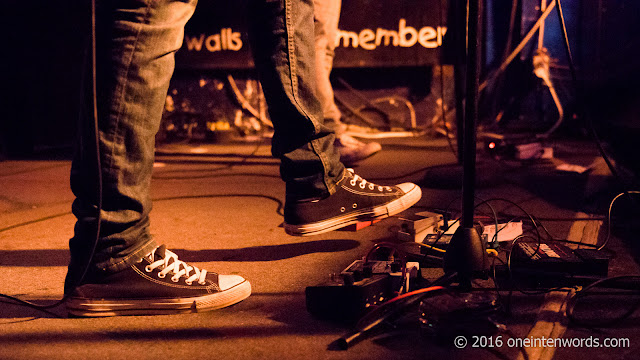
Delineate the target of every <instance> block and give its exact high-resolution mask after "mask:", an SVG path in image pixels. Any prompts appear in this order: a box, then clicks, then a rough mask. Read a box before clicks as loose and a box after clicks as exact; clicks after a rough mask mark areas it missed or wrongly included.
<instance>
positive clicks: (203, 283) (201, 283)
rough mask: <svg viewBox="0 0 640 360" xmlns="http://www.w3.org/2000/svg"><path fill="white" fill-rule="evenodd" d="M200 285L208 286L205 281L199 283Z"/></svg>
mask: <svg viewBox="0 0 640 360" xmlns="http://www.w3.org/2000/svg"><path fill="white" fill-rule="evenodd" d="M198 284H199V285H202V286H204V285H207V283H206V282H204V281H203V282H200V281H198Z"/></svg>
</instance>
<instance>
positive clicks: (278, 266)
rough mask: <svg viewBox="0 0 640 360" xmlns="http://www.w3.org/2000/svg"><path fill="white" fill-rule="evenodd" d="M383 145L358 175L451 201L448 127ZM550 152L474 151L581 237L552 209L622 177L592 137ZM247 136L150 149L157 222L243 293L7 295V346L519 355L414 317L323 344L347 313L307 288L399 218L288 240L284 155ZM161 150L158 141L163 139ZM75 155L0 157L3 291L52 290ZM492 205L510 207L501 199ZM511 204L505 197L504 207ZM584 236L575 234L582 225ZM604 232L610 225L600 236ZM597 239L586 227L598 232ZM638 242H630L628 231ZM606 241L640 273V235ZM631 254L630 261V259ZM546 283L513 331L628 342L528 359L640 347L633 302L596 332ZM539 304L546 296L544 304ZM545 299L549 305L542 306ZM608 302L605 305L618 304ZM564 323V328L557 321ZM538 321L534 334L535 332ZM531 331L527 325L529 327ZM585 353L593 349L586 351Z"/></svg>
mask: <svg viewBox="0 0 640 360" xmlns="http://www.w3.org/2000/svg"><path fill="white" fill-rule="evenodd" d="M381 142H382V145H383V150H382V151H381V152H380V153H379V154H377V155H375V156H373V157H371V158H369V159H367V160H365V161H363V162H362V163H361V164H360V165H359V166H358V167H357V168H356V170H357V172H358V174H359V175H361V176H362V177H364V178H365V179H367V180H370V181H373V182H376V183H380V184H393V183H400V182H405V181H412V182H415V183H417V184H419V185H420V186H421V187H422V190H423V197H422V200H421V201H420V202H419V203H418V204H417V205H416V206H415V207H414V208H412V209H410V210H408V211H407V213H411V212H416V211H424V210H429V209H434V208H438V209H443V208H446V207H447V206H448V205H449V204H450V203H452V205H451V206H452V208H454V209H456V208H457V209H459V201H458V200H456V199H457V197H459V196H460V194H461V191H460V186H461V181H460V169H459V168H458V167H457V165H456V157H455V156H454V155H453V154H452V152H451V150H450V148H449V146H448V144H447V142H446V141H445V140H444V139H426V138H411V139H385V140H381ZM552 145H553V147H554V153H555V158H554V159H553V161H545V162H535V163H531V164H521V163H515V162H504V161H503V162H500V161H495V160H493V159H491V158H489V157H487V156H486V155H483V154H480V155H479V163H478V189H477V196H478V197H479V199H483V200H486V199H492V198H505V199H508V200H510V201H513V202H515V203H517V204H518V205H520V206H521V207H522V208H524V209H525V210H526V211H528V212H530V213H531V214H534V215H535V216H537V217H538V218H540V219H541V221H542V223H543V224H544V225H545V227H546V228H547V229H548V230H549V232H550V233H551V234H553V236H554V237H555V238H558V239H567V238H572V237H575V236H578V239H580V236H584V233H585V228H586V226H585V224H586V223H593V224H596V228H598V225H599V224H598V222H597V221H592V222H585V221H577V222H574V221H557V219H567V218H573V217H580V218H585V217H594V218H596V220H597V219H601V218H602V216H603V215H605V214H606V210H607V208H608V205H609V202H610V201H611V199H612V198H613V197H614V196H615V195H617V193H618V192H619V191H618V190H619V189H618V188H617V186H616V181H615V179H613V178H612V177H611V176H610V175H609V173H608V170H607V169H606V166H605V164H604V163H603V161H602V160H600V159H599V158H598V154H597V152H596V151H595V149H594V146H592V145H591V144H585V143H580V142H574V141H571V142H568V141H566V142H565V141H557V142H554V143H553V144H552ZM255 146H256V144H255V143H251V144H236V145H224V146H216V145H207V146H205V147H204V150H198V151H197V152H195V153H194V152H191V153H189V152H188V151H186V152H184V153H183V151H182V150H183V149H184V148H186V149H189V148H192V146H186V147H184V148H176V147H175V146H174V147H172V148H170V149H167V148H164V151H162V152H159V155H158V157H157V162H156V166H155V170H154V178H153V186H152V197H153V199H154V209H153V211H152V215H151V223H152V225H151V230H152V233H153V235H154V237H155V238H156V240H157V241H158V242H160V243H164V244H166V245H167V246H168V248H169V249H171V250H174V251H175V252H176V253H177V254H178V255H180V257H181V259H182V260H185V261H189V262H193V263H195V264H196V265H197V266H199V267H202V268H205V269H208V270H211V271H216V272H220V273H237V274H241V275H243V276H245V277H246V278H247V279H248V280H249V281H250V282H251V283H252V286H253V294H252V295H251V297H249V298H248V299H247V300H245V301H243V302H241V303H239V304H237V305H234V306H232V307H230V308H226V309H222V310H217V311H213V312H208V313H202V314H188V315H166V316H135V317H115V318H104V319H70V318H66V313H65V311H64V309H62V308H54V309H51V312H52V313H54V314H57V315H59V316H62V318H57V317H55V316H53V315H49V314H45V313H42V312H38V311H35V310H31V309H29V308H26V307H23V306H17V305H13V304H10V303H9V302H5V301H4V300H2V303H1V310H0V358H1V359H117V358H121V357H127V356H132V357H135V358H137V359H151V358H154V359H157V358H164V357H168V358H169V357H176V358H193V359H225V358H230V359H448V358H455V359H469V358H472V357H473V358H474V359H494V358H505V359H507V358H508V359H515V358H518V357H519V356H520V357H521V358H522V355H521V350H520V349H519V348H517V347H514V348H510V347H508V346H506V339H507V338H508V335H506V334H505V335H504V336H503V340H504V341H505V345H504V346H502V347H493V348H489V347H485V348H473V347H472V346H471V344H470V345H469V346H467V347H466V348H464V349H457V348H456V347H455V346H453V344H449V346H442V345H437V344H435V343H433V342H432V341H430V340H429V339H426V338H424V337H422V336H421V335H420V332H419V331H418V325H417V314H415V315H416V316H415V317H414V318H413V320H412V319H408V320H407V321H405V322H403V324H406V325H402V326H399V327H397V328H396V329H388V328H387V330H388V331H386V332H383V333H379V334H372V336H371V337H368V338H366V339H364V340H363V341H361V342H360V343H358V344H356V345H355V346H353V347H352V348H350V349H349V350H347V351H339V350H336V349H335V347H334V346H332V343H333V342H334V341H335V340H336V339H337V338H338V337H340V336H341V335H343V334H344V333H346V332H348V331H349V327H348V326H344V325H340V324H335V323H331V322H327V321H323V320H318V319H315V318H313V317H312V316H311V315H309V313H308V312H307V311H306V308H305V295H304V290H305V288H306V287H307V286H310V285H317V284H319V283H321V282H323V281H325V280H327V279H328V278H329V276H330V274H331V273H337V272H340V271H341V270H342V269H344V268H345V267H346V266H347V265H348V264H350V263H351V262H352V261H354V260H356V259H358V258H360V257H362V256H363V255H365V254H366V253H367V251H368V250H369V249H370V248H371V247H372V246H373V244H374V243H377V242H380V241H396V240H395V231H396V230H397V229H398V225H399V221H398V219H397V218H392V219H387V220H384V221H382V222H379V223H377V224H375V225H374V226H371V227H367V228H365V229H362V230H360V231H357V232H352V231H334V232H331V233H327V234H323V235H318V236H314V237H308V238H302V237H301V238H298V237H290V236H287V235H286V234H285V233H284V230H283V229H282V227H281V224H282V221H283V218H282V206H283V202H284V184H283V183H282V182H281V180H280V178H279V171H278V161H277V160H274V159H272V158H270V157H269V153H270V151H269V147H268V146H267V145H261V148H260V149H258V151H257V153H256V154H257V155H258V156H257V157H252V158H248V159H246V160H244V157H245V156H246V155H248V154H251V153H252V152H253V151H254V150H255ZM160 150H163V149H160ZM562 162H565V163H569V164H577V165H582V166H591V170H590V171H587V172H586V173H583V174H578V173H566V172H559V171H557V170H555V167H556V166H557V165H559V164H560V163H562ZM69 170H70V161H69V160H68V159H58V160H7V161H3V162H0V270H1V272H2V281H1V283H2V286H1V287H0V289H1V290H0V291H1V292H2V293H4V294H9V295H14V296H18V297H20V298H23V299H27V300H33V301H40V302H46V301H50V300H53V299H59V298H61V297H62V288H63V279H64V276H65V273H66V265H67V261H68V250H67V244H68V239H69V238H70V236H71V235H72V231H73V225H74V217H73V215H72V214H71V212H70V207H71V202H72V200H73V194H72V193H71V191H70V189H69ZM495 206H496V207H497V208H498V209H502V210H504V211H506V212H509V213H516V212H517V209H516V208H515V207H513V206H510V205H509V204H506V203H499V202H498V203H496V205H495ZM507 208H508V209H507ZM576 234H578V235H576ZM604 235H606V224H605V225H604V226H602V228H601V230H600V236H601V237H602V236H604ZM593 240H596V239H593ZM633 241H635V243H633ZM608 248H610V249H612V250H614V251H616V253H617V257H616V258H615V259H614V260H613V262H612V264H611V267H610V275H622V274H640V267H639V266H638V262H637V259H639V258H640V257H639V256H638V254H639V253H640V251H639V249H640V245H638V243H637V239H631V240H630V241H626V240H625V239H621V238H618V237H614V238H613V239H612V240H611V242H610V244H609V245H608ZM634 256H635V260H634ZM551 298H552V296H549V295H547V296H545V295H524V294H520V293H517V292H515V293H514V294H513V296H512V298H511V310H512V313H513V315H512V317H511V318H510V319H508V320H507V326H508V329H509V330H510V332H511V336H515V337H519V338H525V337H528V336H540V334H542V333H541V332H540V331H541V329H542V330H544V328H545V327H546V328H548V329H549V331H548V335H549V336H558V337H564V338H588V337H590V336H593V337H598V338H601V339H603V338H606V337H608V338H628V339H630V342H629V347H624V348H588V347H586V346H583V347H578V348H568V347H565V348H558V349H556V350H555V354H554V352H553V351H552V350H549V349H546V350H544V351H542V350H540V349H538V350H535V349H527V351H528V354H529V357H528V358H529V359H550V358H552V357H554V358H556V359H571V358H576V359H577V358H584V356H585V355H586V354H588V355H587V356H588V358H589V359H610V358H616V359H632V358H637V354H638V353H640V321H637V320H639V319H640V313H638V311H636V313H635V314H634V317H635V322H631V323H627V324H626V325H625V326H623V327H613V328H609V329H604V330H593V329H584V328H578V327H573V326H568V327H566V326H567V323H566V319H565V318H564V317H563V316H549V315H550V314H553V310H549V309H550V308H549V303H550V302H552V300H553V299H551ZM545 304H547V305H545ZM545 306H547V307H546V308H545ZM611 306H612V311H614V310H615V309H614V308H615V304H612V305H611ZM565 327H566V328H565ZM534 331H538V332H534ZM534 334H536V335H534ZM587 352H588V353H587Z"/></svg>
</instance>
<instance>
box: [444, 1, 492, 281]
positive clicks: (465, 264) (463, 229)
mask: <svg viewBox="0 0 640 360" xmlns="http://www.w3.org/2000/svg"><path fill="white" fill-rule="evenodd" d="M468 19H469V20H468V25H467V61H466V64H467V66H466V68H467V71H466V103H465V111H464V124H463V127H464V128H463V130H462V135H463V144H462V169H463V170H462V177H463V179H462V218H461V220H460V227H459V228H458V230H457V231H456V232H455V233H454V235H453V237H452V238H451V242H450V243H449V247H448V249H447V252H446V254H445V257H444V271H445V273H447V274H451V273H457V274H458V276H457V277H458V281H459V283H460V285H461V287H462V288H463V289H464V288H469V289H470V288H471V280H472V279H474V278H486V276H487V273H488V270H489V262H488V260H487V253H486V244H484V243H483V242H482V240H481V238H480V234H479V233H478V231H477V230H476V229H475V228H474V226H473V213H474V200H475V180H476V123H477V120H478V88H479V83H480V19H481V13H480V0H469V12H468Z"/></svg>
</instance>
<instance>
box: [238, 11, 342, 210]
mask: <svg viewBox="0 0 640 360" xmlns="http://www.w3.org/2000/svg"><path fill="white" fill-rule="evenodd" d="M249 9H250V10H249V12H250V17H251V20H252V21H250V24H251V26H250V34H249V35H250V41H251V47H252V52H253V54H254V59H255V62H256V68H257V70H258V73H259V76H260V80H261V81H262V85H263V88H264V91H265V97H266V100H267V104H268V106H269V115H270V116H271V120H272V121H273V123H274V127H275V133H274V137H273V142H272V153H273V155H274V156H276V157H278V158H280V159H281V165H280V174H281V176H282V179H283V180H284V181H285V182H286V186H287V189H286V193H287V200H288V201H289V200H301V199H310V198H322V197H326V196H328V195H329V194H331V193H333V192H334V191H335V184H336V183H337V182H338V181H339V180H340V177H341V176H342V173H343V170H344V165H342V163H341V162H340V159H339V154H338V153H337V151H336V150H335V149H334V147H333V141H334V138H335V135H334V133H333V131H331V129H329V128H328V127H326V126H325V125H324V124H323V120H322V119H323V117H322V109H321V107H320V104H319V102H318V99H317V97H316V94H315V49H314V41H313V40H314V24H313V0H250V7H249Z"/></svg>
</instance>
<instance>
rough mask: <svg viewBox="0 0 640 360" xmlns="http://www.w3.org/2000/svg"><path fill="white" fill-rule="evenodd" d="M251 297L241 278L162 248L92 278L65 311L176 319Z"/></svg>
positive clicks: (248, 285)
mask: <svg viewBox="0 0 640 360" xmlns="http://www.w3.org/2000/svg"><path fill="white" fill-rule="evenodd" d="M250 294H251V285H250V284H249V282H248V281H247V280H245V279H244V278H243V277H241V276H239V275H218V274H216V273H211V272H207V270H201V269H198V268H197V267H195V266H192V265H189V264H187V263H185V262H183V261H180V260H178V256H177V255H176V254H174V253H173V252H171V251H169V250H166V249H165V247H164V245H163V246H160V247H158V248H156V249H155V250H154V251H152V252H151V253H150V254H149V255H147V256H145V257H144V258H143V259H142V260H141V261H140V262H138V263H136V264H133V265H131V266H130V267H129V268H127V269H125V270H122V271H119V272H116V273H114V274H110V275H106V276H100V277H98V278H91V277H90V278H89V279H88V281H85V282H84V284H82V285H80V286H78V287H76V289H75V290H74V291H73V292H72V293H71V294H70V297H69V299H68V300H67V302H66V306H67V311H68V312H69V314H70V315H74V316H116V315H158V314H177V313H190V312H203V311H209V310H214V309H219V308H223V307H226V306H230V305H233V304H235V303H237V302H240V301H242V300H244V299H246V298H247V297H248V296H249V295H250Z"/></svg>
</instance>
